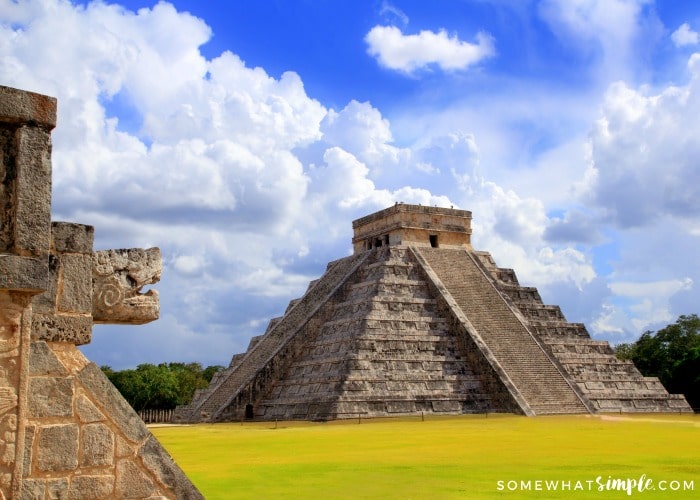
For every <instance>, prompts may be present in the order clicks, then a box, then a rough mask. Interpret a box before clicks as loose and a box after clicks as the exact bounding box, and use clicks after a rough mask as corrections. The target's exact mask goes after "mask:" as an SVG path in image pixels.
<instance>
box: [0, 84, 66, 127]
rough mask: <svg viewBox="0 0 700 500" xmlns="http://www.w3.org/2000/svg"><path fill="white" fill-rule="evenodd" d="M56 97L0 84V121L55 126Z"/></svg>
mask: <svg viewBox="0 0 700 500" xmlns="http://www.w3.org/2000/svg"><path fill="white" fill-rule="evenodd" d="M56 107H57V105H56V98H55V97H48V96H45V95H42V94H36V93H34V92H27V91H24V90H19V89H15V88H12V87H5V86H3V85H0V122H3V123H14V124H19V123H27V122H36V123H38V124H39V125H41V126H42V127H45V128H46V129H47V130H51V129H52V128H54V127H55V126H56Z"/></svg>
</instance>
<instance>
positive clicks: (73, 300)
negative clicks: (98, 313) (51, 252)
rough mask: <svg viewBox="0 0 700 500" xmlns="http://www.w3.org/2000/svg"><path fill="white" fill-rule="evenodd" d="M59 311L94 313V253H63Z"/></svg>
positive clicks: (58, 300) (58, 299)
mask: <svg viewBox="0 0 700 500" xmlns="http://www.w3.org/2000/svg"><path fill="white" fill-rule="evenodd" d="M60 259H61V286H60V287H59V289H60V291H61V292H60V295H59V296H58V298H57V304H56V306H57V310H58V311H59V312H70V313H84V314H89V315H91V314H92V255H91V254H62V255H61V256H60Z"/></svg>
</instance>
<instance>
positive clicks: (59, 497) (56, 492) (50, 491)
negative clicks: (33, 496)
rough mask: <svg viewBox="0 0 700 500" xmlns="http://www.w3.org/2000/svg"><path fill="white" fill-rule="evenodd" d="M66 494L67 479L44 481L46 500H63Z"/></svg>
mask: <svg viewBox="0 0 700 500" xmlns="http://www.w3.org/2000/svg"><path fill="white" fill-rule="evenodd" d="M67 493H68V479H66V478H60V479H49V480H47V481H46V494H47V497H46V498H48V499H51V500H63V499H64V498H66V496H67Z"/></svg>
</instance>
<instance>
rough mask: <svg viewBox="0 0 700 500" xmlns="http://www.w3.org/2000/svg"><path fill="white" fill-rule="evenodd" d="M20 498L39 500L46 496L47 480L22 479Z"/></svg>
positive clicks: (22, 499)
mask: <svg viewBox="0 0 700 500" xmlns="http://www.w3.org/2000/svg"><path fill="white" fill-rule="evenodd" d="M19 498H20V500H37V499H42V500H43V499H44V498H46V481H44V480H42V479H25V480H24V481H22V495H21V496H20V497H19Z"/></svg>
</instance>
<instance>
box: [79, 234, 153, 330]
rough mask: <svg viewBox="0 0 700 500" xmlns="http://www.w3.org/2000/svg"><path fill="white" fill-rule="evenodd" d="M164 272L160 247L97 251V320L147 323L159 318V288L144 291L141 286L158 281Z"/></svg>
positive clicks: (95, 278)
mask: <svg viewBox="0 0 700 500" xmlns="http://www.w3.org/2000/svg"><path fill="white" fill-rule="evenodd" d="M161 272H162V258H161V254H160V249H158V248H149V249H148V250H143V249H140V248H132V249H129V250H103V251H99V252H95V253H93V301H92V316H93V320H94V322H95V323H110V324H143V323H148V322H150V321H153V320H156V319H158V315H159V301H158V292H156V291H155V290H149V291H148V292H146V293H141V288H142V287H144V286H146V285H150V284H153V283H157V282H158V281H159V280H160V274H161Z"/></svg>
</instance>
